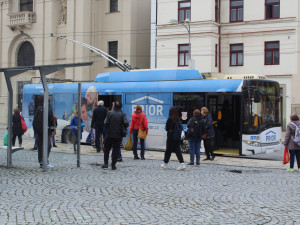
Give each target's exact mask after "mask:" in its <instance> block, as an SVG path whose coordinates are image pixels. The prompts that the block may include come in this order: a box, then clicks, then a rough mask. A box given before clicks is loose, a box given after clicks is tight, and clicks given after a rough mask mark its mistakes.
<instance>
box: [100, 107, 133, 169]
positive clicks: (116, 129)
mask: <svg viewBox="0 0 300 225" xmlns="http://www.w3.org/2000/svg"><path fill="white" fill-rule="evenodd" d="M104 125H105V128H106V135H105V139H104V165H103V166H102V168H108V159H109V153H110V149H111V148H113V151H112V163H111V169H112V170H115V169H117V168H116V163H117V158H118V151H119V149H120V145H121V142H122V139H123V137H124V135H126V134H124V129H126V128H127V127H128V126H129V123H128V120H127V117H126V114H125V113H123V112H122V103H120V102H115V104H114V106H113V110H111V111H109V112H108V113H107V116H106V118H105V121H104Z"/></svg>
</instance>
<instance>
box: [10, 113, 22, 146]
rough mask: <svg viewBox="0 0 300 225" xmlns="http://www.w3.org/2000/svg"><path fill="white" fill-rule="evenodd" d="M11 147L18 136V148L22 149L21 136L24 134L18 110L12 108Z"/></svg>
mask: <svg viewBox="0 0 300 225" xmlns="http://www.w3.org/2000/svg"><path fill="white" fill-rule="evenodd" d="M12 122H13V124H12V135H13V136H12V145H13V146H15V143H16V137H17V136H18V140H19V147H22V135H23V134H24V132H23V129H22V124H21V115H20V110H19V108H14V114H13V116H12Z"/></svg>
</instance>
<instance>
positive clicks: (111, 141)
mask: <svg viewBox="0 0 300 225" xmlns="http://www.w3.org/2000/svg"><path fill="white" fill-rule="evenodd" d="M121 142H122V138H108V137H106V138H105V140H104V164H106V165H107V164H108V159H109V152H110V150H111V148H113V151H112V163H111V165H113V166H114V165H116V163H117V159H118V152H119V150H120V145H121Z"/></svg>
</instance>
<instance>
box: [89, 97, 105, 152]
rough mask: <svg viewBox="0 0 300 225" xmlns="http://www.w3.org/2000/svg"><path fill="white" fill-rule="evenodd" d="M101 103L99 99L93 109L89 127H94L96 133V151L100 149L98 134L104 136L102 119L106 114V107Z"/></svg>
mask: <svg viewBox="0 0 300 225" xmlns="http://www.w3.org/2000/svg"><path fill="white" fill-rule="evenodd" d="M103 105H104V102H103V101H102V100H100V101H99V102H98V105H97V107H96V108H95V109H94V111H93V118H92V124H91V127H92V128H94V129H95V133H96V137H95V144H96V149H97V152H100V151H101V146H100V136H101V135H103V139H104V138H105V129H104V120H105V118H106V115H107V109H106V108H105V107H104V106H103Z"/></svg>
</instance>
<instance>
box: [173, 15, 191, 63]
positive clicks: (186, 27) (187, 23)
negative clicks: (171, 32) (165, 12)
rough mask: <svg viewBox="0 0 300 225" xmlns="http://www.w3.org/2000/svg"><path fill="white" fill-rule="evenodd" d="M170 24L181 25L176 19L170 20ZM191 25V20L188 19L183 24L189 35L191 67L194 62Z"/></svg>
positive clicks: (189, 61) (189, 60)
mask: <svg viewBox="0 0 300 225" xmlns="http://www.w3.org/2000/svg"><path fill="white" fill-rule="evenodd" d="M169 23H171V24H179V23H178V20H176V19H170V20H169ZM190 23H191V20H190V19H189V18H186V19H185V20H184V22H183V23H181V24H182V25H183V26H184V27H185V29H186V30H187V32H188V35H189V58H188V65H189V67H191V64H192V62H191V60H192V49H191V26H190Z"/></svg>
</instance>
